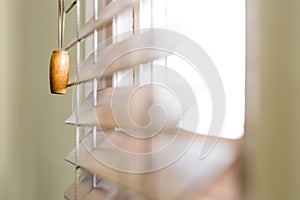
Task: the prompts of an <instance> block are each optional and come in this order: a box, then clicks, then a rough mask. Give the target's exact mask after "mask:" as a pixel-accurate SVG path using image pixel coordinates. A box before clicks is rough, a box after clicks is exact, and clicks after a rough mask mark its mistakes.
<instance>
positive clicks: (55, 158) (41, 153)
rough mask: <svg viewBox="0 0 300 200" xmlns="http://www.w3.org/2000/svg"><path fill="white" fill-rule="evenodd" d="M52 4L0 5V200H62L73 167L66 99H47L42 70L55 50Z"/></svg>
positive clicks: (45, 70) (32, 0)
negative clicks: (69, 155) (67, 159)
mask: <svg viewBox="0 0 300 200" xmlns="http://www.w3.org/2000/svg"><path fill="white" fill-rule="evenodd" d="M56 5H57V2H56V1H39V0H27V1H25V0H23V1H10V0H1V1H0V24H1V28H0V30H1V31H0V34H1V35H0V44H1V51H0V91H1V98H0V110H1V112H0V199H7V200H19V199H23V200H34V199H44V200H47V199H49V200H50V199H51V200H53V199H63V191H64V189H65V188H66V187H67V186H68V185H69V184H71V182H72V181H73V173H74V171H73V167H72V166H70V165H69V164H67V163H65V162H64V161H63V158H64V156H65V155H66V154H67V153H68V152H69V150H70V149H71V148H72V147H73V144H74V141H73V127H69V126H67V125H64V123H63V122H64V119H65V118H66V117H67V116H68V114H69V113H70V112H71V109H72V108H71V104H70V103H71V102H72V99H71V94H72V90H70V91H68V93H69V94H68V95H67V96H52V95H50V93H49V86H48V66H49V58H50V54H51V51H52V49H54V48H55V47H56V18H57V17H56V10H57V8H56Z"/></svg>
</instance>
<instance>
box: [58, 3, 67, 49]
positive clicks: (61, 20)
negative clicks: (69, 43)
mask: <svg viewBox="0 0 300 200" xmlns="http://www.w3.org/2000/svg"><path fill="white" fill-rule="evenodd" d="M65 15H66V14H65V0H58V23H57V24H58V31H57V32H58V33H57V37H58V38H57V40H58V49H60V50H62V49H63V44H64V33H65Z"/></svg>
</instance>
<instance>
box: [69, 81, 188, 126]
mask: <svg viewBox="0 0 300 200" xmlns="http://www.w3.org/2000/svg"><path fill="white" fill-rule="evenodd" d="M141 90H143V91H141V92H140V93H139V92H138V91H137V90H135V87H122V88H106V89H101V90H98V92H97V106H96V107H94V104H93V93H91V94H90V95H88V97H87V98H86V99H85V100H84V102H83V103H82V104H81V105H80V108H79V111H74V112H73V113H72V114H71V116H70V117H68V119H67V120H66V121H65V123H67V124H72V125H75V124H77V125H81V126H82V125H85V126H92V125H98V126H99V127H101V128H102V129H103V128H104V129H113V128H115V127H116V126H117V123H116V120H115V116H114V115H113V110H112V106H114V113H115V114H119V115H118V116H124V117H123V118H125V119H124V120H123V118H122V117H118V118H117V122H118V125H119V126H121V127H126V126H127V125H129V123H128V120H127V118H128V116H130V117H131V118H132V119H135V122H136V123H138V124H145V122H147V121H149V110H150V108H151V106H152V105H161V106H162V107H163V108H164V111H165V114H166V115H165V118H166V119H165V118H164V119H163V120H161V121H164V120H166V121H165V122H166V123H165V124H164V128H165V129H167V128H170V126H172V127H175V126H176V124H177V123H178V122H179V121H180V120H182V119H181V112H182V113H183V114H184V113H185V112H186V111H187V110H188V108H189V107H190V106H191V105H192V104H193V103H194V101H193V98H190V97H189V93H188V92H187V90H184V89H182V88H181V87H179V86H174V85H173V86H172V90H173V91H172V92H173V93H172V95H173V94H177V98H178V99H183V98H184V99H185V101H184V103H182V104H180V102H177V101H176V99H175V97H174V96H172V95H170V91H169V90H166V89H165V88H164V87H160V86H157V85H155V84H151V85H147V86H143V88H142V89H141ZM130 94H134V95H133V96H131V99H130V101H129V96H130ZM116 101H118V102H117V103H115V102H116ZM127 103H128V104H127ZM124 109H125V110H124ZM152 111H153V110H152ZM124 112H126V113H128V114H129V115H128V116H127V115H124ZM158 112H159V110H157V111H156V112H155V111H153V112H152V116H155V113H158ZM75 114H78V116H79V117H78V121H77V122H76V121H75ZM121 114H122V115H121ZM161 121H160V120H159V119H153V120H152V125H153V127H154V126H159V124H161ZM149 123H150V122H149ZM147 124H148V123H147ZM161 127H162V126H161Z"/></svg>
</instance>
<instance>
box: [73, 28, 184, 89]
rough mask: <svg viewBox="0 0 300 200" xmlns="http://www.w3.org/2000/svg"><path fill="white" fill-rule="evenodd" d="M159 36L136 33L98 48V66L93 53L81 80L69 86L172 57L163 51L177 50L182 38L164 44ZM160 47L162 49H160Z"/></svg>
mask: <svg viewBox="0 0 300 200" xmlns="http://www.w3.org/2000/svg"><path fill="white" fill-rule="evenodd" d="M157 34H159V33H158V32H155V33H154V32H150V31H145V30H141V31H135V33H134V35H132V36H130V37H129V38H128V39H124V40H122V41H121V42H118V43H115V44H111V45H108V46H107V47H104V48H101V47H100V48H98V61H99V62H98V63H97V64H95V63H94V62H93V53H91V54H90V55H89V56H88V57H87V59H86V60H85V61H84V62H83V64H82V67H81V70H80V74H79V80H76V79H75V78H71V79H70V80H71V82H70V83H69V85H73V84H76V83H81V82H85V81H90V80H93V79H94V78H99V77H100V76H101V77H109V76H111V75H112V74H113V72H115V71H118V70H124V69H127V68H130V67H135V66H138V65H140V64H145V63H149V62H151V61H152V60H155V59H158V58H162V57H166V56H168V55H170V53H169V52H166V51H164V50H162V49H164V48H166V49H175V48H176V45H177V44H178V43H179V42H180V38H178V43H176V42H174V40H173V41H165V42H164V43H162V42H161V41H160V38H158V37H160V36H159V35H157ZM121 37H124V35H122V36H121ZM104 46H105V45H104ZM159 46H162V47H161V48H159ZM75 77H76V76H75Z"/></svg>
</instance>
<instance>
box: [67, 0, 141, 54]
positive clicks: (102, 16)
mask: <svg viewBox="0 0 300 200" xmlns="http://www.w3.org/2000/svg"><path fill="white" fill-rule="evenodd" d="M138 2H139V0H115V1H112V2H111V3H109V4H108V5H107V6H105V7H104V8H103V9H102V10H101V11H100V12H99V14H98V20H96V21H95V20H94V18H91V19H90V20H89V21H88V23H86V24H85V25H84V26H83V28H82V29H81V30H80V31H79V37H78V38H74V39H73V40H72V41H71V42H70V43H69V44H68V45H67V46H66V50H68V49H69V48H71V47H73V46H74V45H75V44H76V43H77V42H78V41H80V40H82V39H84V38H86V37H87V36H89V35H90V34H92V33H93V32H94V30H97V29H98V30H99V29H101V28H103V27H104V26H106V25H107V24H109V23H111V22H112V19H113V17H114V16H116V15H117V14H118V13H120V12H122V11H123V10H124V9H126V8H128V7H130V6H134V5H135V4H136V3H138Z"/></svg>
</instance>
